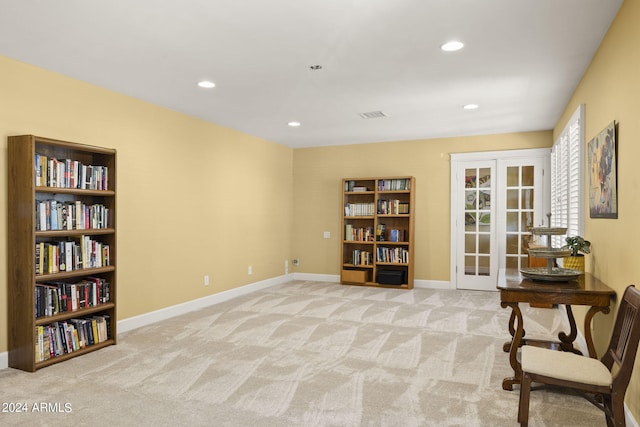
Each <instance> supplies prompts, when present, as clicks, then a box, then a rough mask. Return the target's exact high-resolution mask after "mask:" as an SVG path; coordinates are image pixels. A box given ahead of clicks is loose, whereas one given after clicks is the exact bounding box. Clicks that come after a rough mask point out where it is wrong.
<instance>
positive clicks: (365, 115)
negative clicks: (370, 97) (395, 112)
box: [360, 111, 387, 119]
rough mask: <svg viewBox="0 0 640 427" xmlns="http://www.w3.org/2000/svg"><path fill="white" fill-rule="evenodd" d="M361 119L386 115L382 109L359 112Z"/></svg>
mask: <svg viewBox="0 0 640 427" xmlns="http://www.w3.org/2000/svg"><path fill="white" fill-rule="evenodd" d="M360 117H362V118H363V119H377V118H378V117H387V115H386V114H385V113H383V112H382V111H369V112H368V113H360Z"/></svg>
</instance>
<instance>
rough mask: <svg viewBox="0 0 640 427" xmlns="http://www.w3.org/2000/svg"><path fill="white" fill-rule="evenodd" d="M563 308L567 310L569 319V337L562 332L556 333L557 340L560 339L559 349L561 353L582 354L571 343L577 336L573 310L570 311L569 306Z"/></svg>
mask: <svg viewBox="0 0 640 427" xmlns="http://www.w3.org/2000/svg"><path fill="white" fill-rule="evenodd" d="M565 308H566V310H567V318H568V319H569V327H570V330H569V335H567V334H565V333H564V332H559V333H558V339H560V348H561V349H562V351H571V352H573V353H576V354H580V355H581V354H582V352H581V351H580V350H578V349H576V348H574V347H573V342H574V341H575V340H576V337H577V336H578V328H577V326H576V319H575V317H573V310H572V309H571V305H570V304H565Z"/></svg>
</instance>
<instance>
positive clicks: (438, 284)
mask: <svg viewBox="0 0 640 427" xmlns="http://www.w3.org/2000/svg"><path fill="white" fill-rule="evenodd" d="M413 287H414V288H421V289H455V288H454V287H453V285H452V284H451V282H445V281H443V280H414V281H413Z"/></svg>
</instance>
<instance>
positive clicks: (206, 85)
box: [198, 80, 216, 89]
mask: <svg viewBox="0 0 640 427" xmlns="http://www.w3.org/2000/svg"><path fill="white" fill-rule="evenodd" d="M198 86H200V87H201V88H203V89H211V88H214V87H216V84H215V83H214V82H211V81H209V80H202V81H200V82H198Z"/></svg>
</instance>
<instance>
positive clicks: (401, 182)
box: [378, 178, 411, 191]
mask: <svg viewBox="0 0 640 427" xmlns="http://www.w3.org/2000/svg"><path fill="white" fill-rule="evenodd" d="M410 189H411V180H410V179H405V178H399V179H379V180H378V191H404V190H410Z"/></svg>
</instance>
